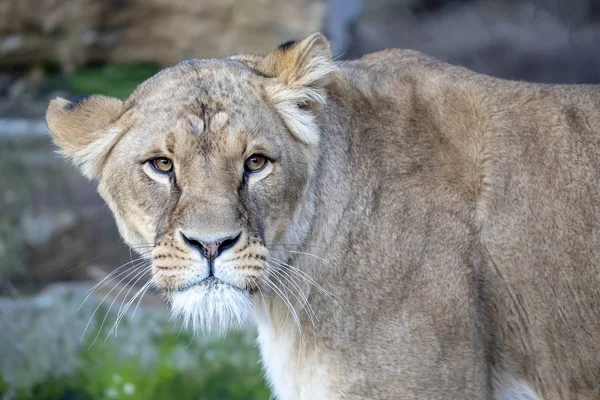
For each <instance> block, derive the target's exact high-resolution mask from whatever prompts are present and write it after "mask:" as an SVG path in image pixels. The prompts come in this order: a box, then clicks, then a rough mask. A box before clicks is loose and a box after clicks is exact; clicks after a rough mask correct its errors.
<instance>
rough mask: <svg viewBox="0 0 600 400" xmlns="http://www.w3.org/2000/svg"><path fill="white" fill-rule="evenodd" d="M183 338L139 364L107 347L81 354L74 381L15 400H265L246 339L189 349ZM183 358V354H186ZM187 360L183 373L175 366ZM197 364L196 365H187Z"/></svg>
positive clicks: (169, 338) (169, 339) (167, 337)
mask: <svg viewBox="0 0 600 400" xmlns="http://www.w3.org/2000/svg"><path fill="white" fill-rule="evenodd" d="M190 341H191V338H190V337H189V336H187V335H180V336H179V337H177V336H176V335H173V334H162V335H158V336H157V337H155V342H156V343H155V345H156V346H157V348H158V349H159V356H158V358H157V359H156V360H154V362H152V363H146V364H145V363H142V358H143V357H141V356H137V357H130V358H126V359H125V360H124V359H123V355H122V354H116V352H115V351H114V349H112V346H111V344H110V343H109V342H103V341H100V342H101V343H97V344H95V345H94V346H93V347H92V348H91V349H90V350H88V351H84V352H83V357H82V358H83V365H81V367H80V368H79V369H78V371H77V372H76V375H75V376H73V377H70V378H63V379H61V380H53V381H48V382H44V383H42V384H39V385H37V386H36V387H34V388H33V389H32V390H31V391H29V393H21V394H20V395H19V396H18V397H16V399H19V400H25V399H35V400H63V399H64V400H67V399H69V400H70V399H73V400H75V399H81V400H83V399H90V400H96V399H130V400H165V399H167V400H168V399H211V400H212V399H215V400H216V399H240V400H260V399H265V400H266V399H268V398H269V391H268V390H267V389H266V387H265V385H264V381H263V379H262V375H261V371H260V365H259V364H258V354H257V353H256V349H255V348H254V347H253V346H252V345H251V344H250V343H248V341H247V336H246V335H244V334H242V333H234V334H232V335H230V336H228V338H227V339H226V340H225V341H223V342H221V341H216V342H213V343H209V344H204V343H192V344H190V345H189V347H188V344H189V343H190ZM184 353H185V354H184ZM181 358H183V359H185V360H186V361H185V363H186V364H189V365H186V367H185V368H181V367H182V365H178V362H179V363H180V362H181ZM191 359H194V360H195V364H196V365H194V364H193V363H191V362H190V361H191Z"/></svg>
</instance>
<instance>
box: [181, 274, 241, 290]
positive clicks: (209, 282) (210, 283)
mask: <svg viewBox="0 0 600 400" xmlns="http://www.w3.org/2000/svg"><path fill="white" fill-rule="evenodd" d="M217 285H227V286H231V287H233V288H236V289H239V288H237V287H235V286H233V285H230V284H229V283H227V282H223V281H222V280H220V279H219V278H217V277H215V276H209V277H206V278H203V279H198V280H193V281H191V282H188V283H185V284H183V285H181V286H179V287H178V288H177V289H175V290H174V291H175V292H185V291H186V290H188V289H190V288H192V287H194V286H204V287H207V288H209V289H212V288H214V287H215V286H217Z"/></svg>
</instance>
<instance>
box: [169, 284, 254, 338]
mask: <svg viewBox="0 0 600 400" xmlns="http://www.w3.org/2000/svg"><path fill="white" fill-rule="evenodd" d="M170 300H171V312H172V314H173V316H174V317H179V318H182V319H183V323H184V325H185V326H186V327H189V326H191V327H192V328H193V329H194V331H201V332H204V333H205V334H211V333H213V332H215V333H218V334H220V335H223V334H225V333H226V332H227V331H228V330H229V328H230V327H231V325H233V324H237V325H238V326H242V324H243V323H244V321H245V319H246V318H247V316H248V315H249V313H250V310H251V308H252V302H251V299H250V293H249V292H248V291H247V290H243V289H239V288H236V287H233V286H231V285H228V284H226V283H222V282H219V281H214V280H211V281H210V282H207V281H203V282H201V283H199V284H197V285H194V286H191V287H189V288H187V289H185V290H182V291H177V292H174V293H172V294H171V299H170Z"/></svg>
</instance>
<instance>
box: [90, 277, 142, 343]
mask: <svg viewBox="0 0 600 400" xmlns="http://www.w3.org/2000/svg"><path fill="white" fill-rule="evenodd" d="M145 267H146V266H143V267H141V268H138V270H137V271H136V274H135V275H134V276H133V277H132V278H131V279H130V280H129V281H127V283H126V284H125V285H124V286H123V287H122V288H121V290H119V292H118V293H117V295H116V296H115V298H114V299H113V301H111V302H110V305H109V306H108V310H107V311H106V314H104V318H103V319H102V323H101V324H100V328H99V329H98V333H96V337H95V338H94V340H93V341H92V344H90V347H88V350H89V349H91V348H92V346H93V345H94V343H96V340H97V339H98V337H99V336H100V333H101V332H102V328H103V327H104V323H105V322H106V319H107V318H108V315H109V314H110V310H111V309H112V306H113V305H114V304H115V302H116V301H117V299H118V298H119V296H120V295H121V293H122V292H123V290H125V289H126V288H127V286H129V284H130V283H131V282H132V281H133V280H134V279H136V278H137V277H138V276H140V275H142V274H144V273H145V272H146V271H145V270H144V268H145ZM115 287H116V286H115ZM113 289H114V288H113ZM105 341H106V340H105Z"/></svg>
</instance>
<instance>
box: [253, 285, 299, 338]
mask: <svg viewBox="0 0 600 400" xmlns="http://www.w3.org/2000/svg"><path fill="white" fill-rule="evenodd" d="M261 279H262V281H263V282H264V283H265V284H266V285H267V286H269V287H270V288H271V289H273V291H275V293H276V294H277V295H278V296H279V298H280V299H281V300H282V301H283V302H284V304H285V305H286V307H287V309H288V310H289V311H291V313H292V317H293V318H294V322H295V323H296V326H297V327H298V332H299V333H300V340H301V342H302V344H304V335H303V334H302V327H301V325H300V318H298V314H296V310H294V307H293V306H292V304H291V303H290V301H289V299H288V298H287V296H286V295H285V293H283V292H282V291H281V290H280V289H279V288H278V287H277V285H276V284H275V283H274V282H271V281H269V280H268V279H267V278H265V277H261Z"/></svg>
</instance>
